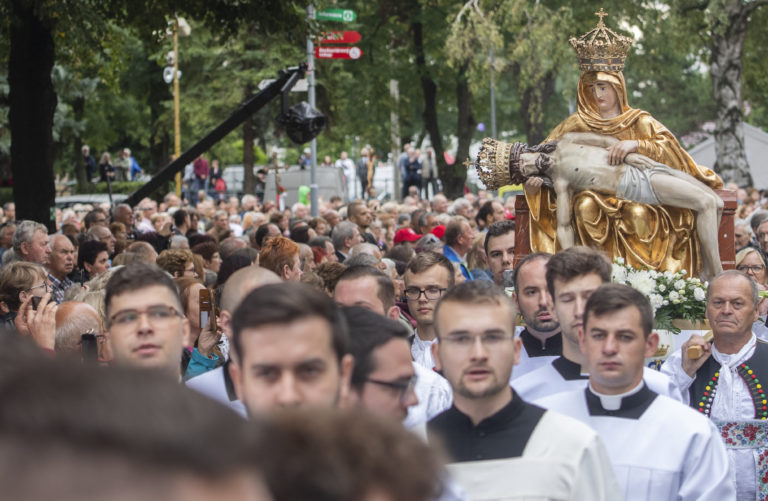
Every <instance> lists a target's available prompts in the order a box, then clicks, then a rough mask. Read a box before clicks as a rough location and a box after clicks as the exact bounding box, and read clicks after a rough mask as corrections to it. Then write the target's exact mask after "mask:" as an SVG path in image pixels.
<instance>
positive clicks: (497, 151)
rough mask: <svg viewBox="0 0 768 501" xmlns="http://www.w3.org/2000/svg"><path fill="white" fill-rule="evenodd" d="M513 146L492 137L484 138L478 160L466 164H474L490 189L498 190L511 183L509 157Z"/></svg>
mask: <svg viewBox="0 0 768 501" xmlns="http://www.w3.org/2000/svg"><path fill="white" fill-rule="evenodd" d="M512 146H513V145H511V144H509V143H502V142H501V141H497V140H495V139H493V138H491V137H486V138H485V139H483V144H482V146H480V151H479V152H478V153H477V160H475V162H470V161H469V160H467V162H466V165H467V167H469V166H474V167H475V169H477V174H478V176H480V179H481V180H482V181H483V184H484V185H485V187H486V188H488V189H489V190H498V189H499V188H501V187H502V186H506V185H508V184H509V181H510V179H509V159H510V153H511V150H512Z"/></svg>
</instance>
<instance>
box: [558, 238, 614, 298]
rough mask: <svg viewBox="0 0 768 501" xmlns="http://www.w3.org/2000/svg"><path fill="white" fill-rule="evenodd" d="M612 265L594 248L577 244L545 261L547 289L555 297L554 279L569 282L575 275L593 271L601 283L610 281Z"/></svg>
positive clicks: (578, 275)
mask: <svg viewBox="0 0 768 501" xmlns="http://www.w3.org/2000/svg"><path fill="white" fill-rule="evenodd" d="M612 270H613V267H612V266H611V262H610V261H609V260H608V258H607V257H606V256H605V254H602V253H600V252H598V251H596V250H595V249H590V248H589V247H583V246H577V247H571V248H569V249H565V250H563V251H560V252H558V253H557V254H555V255H554V256H552V257H551V258H549V261H547V289H548V290H549V294H550V296H552V299H553V300H554V299H555V280H560V281H562V282H570V281H571V280H573V279H574V278H576V277H580V276H582V275H588V274H590V273H595V274H596V275H599V276H600V280H602V281H603V283H608V282H610V281H611V272H612Z"/></svg>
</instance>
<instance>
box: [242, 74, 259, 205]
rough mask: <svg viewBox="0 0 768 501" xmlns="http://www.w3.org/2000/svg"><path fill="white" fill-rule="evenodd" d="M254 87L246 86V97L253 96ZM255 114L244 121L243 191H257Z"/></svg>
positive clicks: (252, 192) (251, 192)
mask: <svg viewBox="0 0 768 501" xmlns="http://www.w3.org/2000/svg"><path fill="white" fill-rule="evenodd" d="M252 91H253V89H252V88H251V86H250V85H247V86H246V87H245V96H246V99H247V98H248V97H250V96H251V92H252ZM253 140H254V134H253V115H251V116H249V117H248V118H246V119H245V122H243V193H248V194H251V195H252V194H254V193H256V176H255V175H254V174H253Z"/></svg>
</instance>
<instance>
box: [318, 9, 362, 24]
mask: <svg viewBox="0 0 768 501" xmlns="http://www.w3.org/2000/svg"><path fill="white" fill-rule="evenodd" d="M315 19H317V20H318V21H341V22H342V23H351V22H352V21H354V20H355V19H357V14H356V13H355V11H353V10H349V9H327V10H321V11H320V12H318V13H316V14H315Z"/></svg>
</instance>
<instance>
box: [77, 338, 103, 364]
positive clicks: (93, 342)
mask: <svg viewBox="0 0 768 501" xmlns="http://www.w3.org/2000/svg"><path fill="white" fill-rule="evenodd" d="M80 339H81V341H82V351H81V353H82V355H83V363H84V364H93V365H96V363H98V361H99V345H98V340H97V339H96V334H93V333H90V332H87V333H85V334H80Z"/></svg>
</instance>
